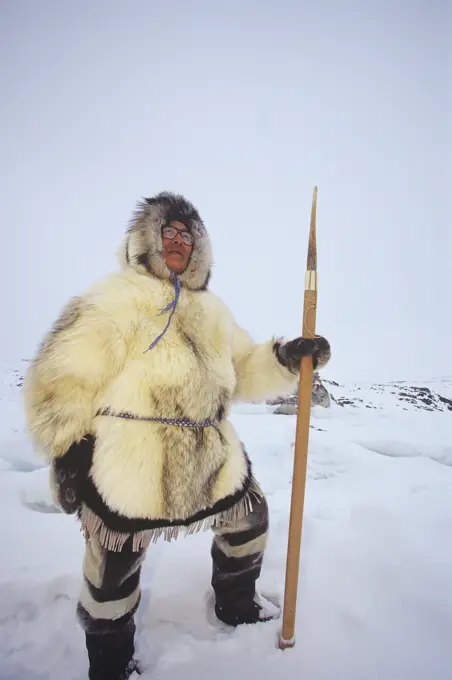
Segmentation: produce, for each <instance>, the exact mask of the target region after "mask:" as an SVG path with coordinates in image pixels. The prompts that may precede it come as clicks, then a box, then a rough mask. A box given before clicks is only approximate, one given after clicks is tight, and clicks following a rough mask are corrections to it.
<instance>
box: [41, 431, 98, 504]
mask: <svg viewBox="0 0 452 680" xmlns="http://www.w3.org/2000/svg"><path fill="white" fill-rule="evenodd" d="M93 450H94V437H93V436H92V435H86V437H83V439H81V440H80V441H79V442H74V444H72V445H71V446H70V448H69V449H68V450H67V451H66V453H65V454H64V456H59V457H58V458H55V459H54V460H53V461H52V465H51V470H50V474H51V485H52V486H53V490H54V493H55V496H56V498H55V500H56V501H58V505H59V506H60V507H61V509H62V510H63V512H65V513H66V514H68V515H72V514H74V513H75V512H77V510H78V509H79V508H80V506H81V503H82V500H83V492H84V486H85V482H86V480H87V478H88V474H89V471H90V468H91V464H92V461H93Z"/></svg>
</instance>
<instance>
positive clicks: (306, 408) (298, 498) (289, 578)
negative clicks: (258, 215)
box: [279, 187, 317, 649]
mask: <svg viewBox="0 0 452 680" xmlns="http://www.w3.org/2000/svg"><path fill="white" fill-rule="evenodd" d="M316 213H317V187H314V193H313V197H312V208H311V225H310V230H309V245H308V256H307V265H306V278H305V291H304V308H303V332H302V336H303V337H304V338H313V337H314V336H315V324H316V312H317V243H316ZM312 374H313V365H312V357H303V358H302V359H301V365H300V380H299V383H298V411H297V425H296V434H295V455H294V468H293V479H292V498H291V506H290V522H289V542H288V548H287V563H286V583H285V593H284V611H283V623H282V631H281V633H280V636H279V648H280V649H287V648H289V647H293V646H294V645H295V617H296V608H297V592H298V574H299V568H300V550H301V538H302V529H303V511H304V499H305V489H306V473H307V467H308V444H309V423H310V418H311V402H312Z"/></svg>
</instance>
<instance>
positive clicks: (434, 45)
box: [0, 0, 452, 380]
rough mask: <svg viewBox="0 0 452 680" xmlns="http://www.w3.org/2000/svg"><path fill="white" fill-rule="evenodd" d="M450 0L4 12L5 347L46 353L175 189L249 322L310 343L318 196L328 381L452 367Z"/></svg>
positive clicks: (40, 7)
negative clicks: (309, 272)
mask: <svg viewBox="0 0 452 680" xmlns="http://www.w3.org/2000/svg"><path fill="white" fill-rule="evenodd" d="M447 5H448V3H447V1H446V0H443V1H441V0H428V1H427V0H425V1H423V2H421V1H420V0H412V1H408V0H400V1H399V2H390V1H388V0H367V1H366V2H365V1H364V0H356V1H355V2H351V1H345V2H342V1H340V0H336V1H334V0H330V2H327V1H322V0H320V1H317V2H307V1H302V0H299V1H298V2H297V1H296V0H292V1H285V0H278V1H275V0H228V1H227V2H212V0H210V1H209V0H204V1H200V0H191V1H190V2H188V1H186V0H159V1H149V0H148V1H145V0H142V1H141V2H137V1H134V0H128V1H127V2H125V0H124V1H123V2H117V1H110V2H106V1H105V2H100V1H98V2H95V3H93V2H88V0H82V1H79V2H77V3H69V2H61V1H59V0H54V1H53V2H51V1H49V0H40V1H39V2H37V1H36V0H28V1H26V0H16V1H15V2H14V3H13V2H7V1H6V0H3V2H0V93H1V109H0V111H1V125H0V130H1V138H0V147H1V150H0V167H1V174H2V198H1V201H0V224H1V229H2V248H1V253H0V258H1V259H0V271H1V281H0V283H1V290H2V296H1V298H2V299H1V310H0V314H1V319H2V332H1V336H0V356H1V357H2V358H4V359H9V358H12V359H15V358H28V357H31V356H32V354H33V352H34V350H35V347H36V345H37V343H38V342H39V341H40V340H41V337H42V335H43V333H44V332H45V331H46V330H47V329H48V327H49V325H50V324H51V323H52V322H53V321H54V319H55V317H56V315H57V314H58V313H59V310H60V308H61V307H62V305H63V304H64V303H65V302H66V300H67V299H68V297H70V296H72V295H75V294H77V293H79V292H81V291H83V290H84V288H86V287H87V286H88V285H89V284H90V283H91V282H92V281H93V280H94V279H96V278H97V277H100V276H103V275H104V274H106V273H108V272H109V271H110V270H111V269H112V268H113V267H116V250H117V248H118V246H119V244H120V241H121V239H122V236H123V233H124V229H125V228H126V225H127V222H128V220H129V218H130V216H131V213H132V211H133V209H134V207H135V203H136V201H137V200H138V199H139V198H140V197H141V196H149V195H152V194H154V193H156V192H157V191H161V190H164V189H166V190H171V191H176V192H181V193H183V194H185V195H186V196H187V198H189V199H190V200H192V201H193V202H194V203H195V205H196V206H197V207H198V209H199V211H200V213H201V215H202V217H203V218H204V220H205V222H206V224H207V227H208V229H209V231H210V233H211V237H212V240H213V246H214V254H215V260H216V266H215V270H214V275H213V279H212V286H211V287H212V290H214V292H216V293H218V294H219V295H221V296H222V297H223V298H224V299H225V300H226V302H227V303H228V304H229V305H230V307H231V308H232V310H233V311H234V313H235V315H236V318H237V320H238V321H239V322H240V323H241V324H242V325H244V326H245V327H247V328H248V330H249V331H250V332H251V334H252V335H253V337H254V338H255V339H256V340H265V339H266V338H268V337H269V336H271V335H272V334H273V333H275V334H281V335H286V336H288V337H291V336H296V335H298V334H299V332H300V329H301V312H302V305H303V283H304V269H305V258H306V246H307V235H308V226H309V213H310V204H311V196H312V190H313V187H314V185H315V184H317V185H318V187H319V203H318V222H317V225H318V258H319V262H318V265H319V277H320V290H319V305H318V315H317V330H318V332H320V333H322V334H324V335H325V336H327V337H328V338H329V339H330V341H331V343H332V346H333V352H334V357H333V359H332V361H331V364H330V367H329V368H328V369H326V370H325V371H324V375H325V376H326V377H330V378H333V379H334V378H336V379H339V380H361V379H363V380H365V379H372V380H373V379H382V380H384V379H405V378H407V379H410V378H414V377H430V376H437V375H446V374H451V373H452V359H451V330H452V329H451V306H452V305H451V296H450V288H451V286H450V280H451V273H452V221H451V210H450V198H449V197H448V196H447V195H446V193H447V192H449V194H450V191H451V188H450V187H451V179H452V177H451V172H450V167H451V166H450V162H451V154H450V150H451V127H450V120H451V58H450V57H451V48H450V46H449V45H450V44H452V39H451V37H450V36H451V35H452V23H451V14H450V10H448V9H447ZM448 43H449V44H448Z"/></svg>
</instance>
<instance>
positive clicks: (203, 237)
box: [120, 192, 213, 290]
mask: <svg viewBox="0 0 452 680" xmlns="http://www.w3.org/2000/svg"><path fill="white" fill-rule="evenodd" d="M172 220H178V221H180V222H183V223H184V224H185V225H186V226H187V228H188V229H189V231H190V232H191V234H192V235H193V237H194V243H193V249H192V252H191V256H190V261H189V263H188V266H187V269H186V270H185V271H184V273H183V274H181V275H180V276H179V278H180V281H181V283H182V285H185V286H186V287H187V288H190V289H191V290H205V289H206V288H207V286H208V283H209V280H210V275H211V268H212V264H213V261H212V248H211V243H210V238H209V235H208V233H207V230H206V228H205V226H204V223H203V221H202V219H201V217H200V216H199V213H198V211H197V210H196V208H195V207H194V206H193V205H192V203H190V202H189V201H187V200H186V199H185V198H184V197H183V196H181V195H179V194H173V193H170V192H162V193H160V194H157V195H156V196H153V197H152V198H145V199H144V200H143V201H140V202H139V203H138V205H137V208H136V210H135V213H134V215H133V217H132V220H131V221H130V224H129V227H128V229H127V232H126V236H125V238H124V241H123V243H122V246H121V249H120V260H121V263H122V265H123V267H132V268H133V269H135V270H137V271H138V272H139V273H141V274H147V275H154V276H156V277H157V278H159V279H169V278H170V274H171V271H170V270H169V269H168V267H167V266H166V264H165V261H164V259H163V255H162V250H163V242H162V233H161V232H162V227H164V226H165V225H166V224H169V223H170V222H171V221H172Z"/></svg>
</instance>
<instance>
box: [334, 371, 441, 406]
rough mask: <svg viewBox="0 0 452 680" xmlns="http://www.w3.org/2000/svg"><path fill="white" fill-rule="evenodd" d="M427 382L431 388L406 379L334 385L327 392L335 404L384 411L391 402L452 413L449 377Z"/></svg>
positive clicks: (397, 404)
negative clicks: (346, 385) (367, 383)
mask: <svg viewBox="0 0 452 680" xmlns="http://www.w3.org/2000/svg"><path fill="white" fill-rule="evenodd" d="M325 382H327V381H325ZM429 384H431V385H432V387H428V386H427V385H426V384H422V383H418V382H412V383H408V382H406V381H395V382H389V383H375V384H371V385H353V386H352V387H347V388H345V387H344V386H343V385H339V384H336V386H337V388H339V389H337V390H336V389H335V390H334V394H333V393H330V397H331V400H332V401H333V402H334V403H335V404H337V405H338V406H343V407H352V408H359V407H361V408H362V407H364V408H368V409H379V410H384V409H385V408H386V407H387V406H389V405H393V406H395V407H397V408H402V409H403V410H405V411H408V410H413V409H415V410H422V411H451V412H452V392H451V390H452V380H450V379H447V378H443V379H438V380H435V381H432V382H431V383H429ZM439 390H441V392H442V394H441V393H440V391H439ZM341 392H342V394H341ZM446 394H447V395H448V396H446Z"/></svg>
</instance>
